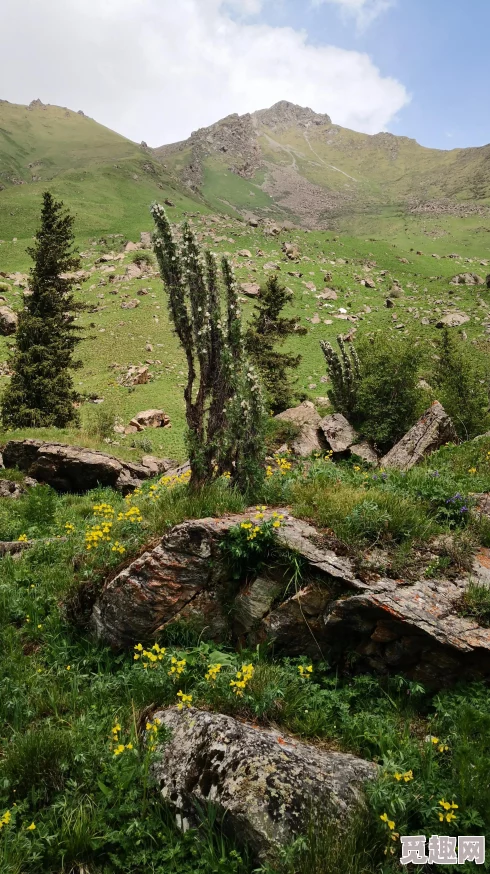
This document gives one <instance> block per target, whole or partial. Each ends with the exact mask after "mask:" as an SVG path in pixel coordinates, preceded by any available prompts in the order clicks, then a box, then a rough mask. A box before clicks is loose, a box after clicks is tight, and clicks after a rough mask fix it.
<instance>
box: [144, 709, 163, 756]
mask: <svg viewBox="0 0 490 874" xmlns="http://www.w3.org/2000/svg"><path fill="white" fill-rule="evenodd" d="M161 722H162V721H161V719H159V718H158V716H155V719H150V720H148V722H147V723H146V726H145V728H146V730H147V732H148V735H149V737H148V740H149V743H148V749H149V750H150V752H151V753H153V752H154V751H155V749H156V740H157V734H158V727H159V725H161Z"/></svg>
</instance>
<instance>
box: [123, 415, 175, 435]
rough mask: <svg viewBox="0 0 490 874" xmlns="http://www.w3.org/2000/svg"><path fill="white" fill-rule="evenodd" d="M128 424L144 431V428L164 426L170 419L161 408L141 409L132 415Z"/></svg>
mask: <svg viewBox="0 0 490 874" xmlns="http://www.w3.org/2000/svg"><path fill="white" fill-rule="evenodd" d="M129 424H130V425H132V426H133V427H134V428H136V430H137V431H144V430H145V428H166V427H167V425H169V424H170V419H169V417H168V416H167V414H166V413H164V411H163V410H142V411H141V412H140V413H136V416H133V418H132V419H131V421H130V423H129Z"/></svg>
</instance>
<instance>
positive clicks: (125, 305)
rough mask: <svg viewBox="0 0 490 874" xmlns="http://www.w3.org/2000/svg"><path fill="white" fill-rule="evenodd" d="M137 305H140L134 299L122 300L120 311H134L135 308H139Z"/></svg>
mask: <svg viewBox="0 0 490 874" xmlns="http://www.w3.org/2000/svg"><path fill="white" fill-rule="evenodd" d="M139 305H140V302H139V300H136V299H134V300H123V301H122V302H121V309H122V310H135V309H136V307H139Z"/></svg>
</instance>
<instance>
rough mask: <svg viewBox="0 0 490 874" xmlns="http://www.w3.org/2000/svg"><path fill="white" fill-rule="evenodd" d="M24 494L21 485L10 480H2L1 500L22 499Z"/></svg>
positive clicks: (0, 488)
mask: <svg viewBox="0 0 490 874" xmlns="http://www.w3.org/2000/svg"><path fill="white" fill-rule="evenodd" d="M23 493H24V489H23V488H22V486H21V484H20V483H16V482H12V481H11V480H8V479H0V498H20V496H21V495H22V494H23Z"/></svg>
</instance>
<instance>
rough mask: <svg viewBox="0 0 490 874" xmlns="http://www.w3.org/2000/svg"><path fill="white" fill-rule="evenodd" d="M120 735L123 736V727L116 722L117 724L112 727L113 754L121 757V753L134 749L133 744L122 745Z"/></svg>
mask: <svg viewBox="0 0 490 874" xmlns="http://www.w3.org/2000/svg"><path fill="white" fill-rule="evenodd" d="M120 735H121V726H120V724H119V722H116V724H115V725H114V726H113V727H112V731H111V742H112V750H113V753H114V755H115V756H120V755H121V753H123V752H124V750H132V749H133V744H131V743H129V744H122V743H121V741H120Z"/></svg>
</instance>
